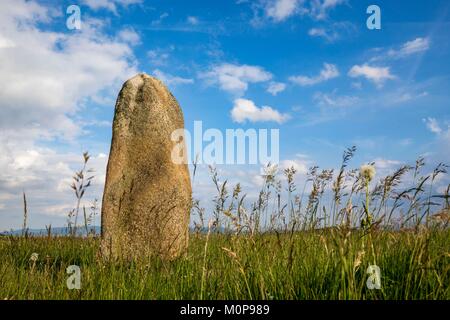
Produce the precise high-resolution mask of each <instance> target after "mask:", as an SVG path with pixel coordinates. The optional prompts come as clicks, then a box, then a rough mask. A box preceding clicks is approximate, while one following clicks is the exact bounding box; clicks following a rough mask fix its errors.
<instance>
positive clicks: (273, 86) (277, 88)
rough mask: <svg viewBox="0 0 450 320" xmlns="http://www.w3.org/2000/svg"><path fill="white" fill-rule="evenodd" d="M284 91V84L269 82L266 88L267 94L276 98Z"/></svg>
mask: <svg viewBox="0 0 450 320" xmlns="http://www.w3.org/2000/svg"><path fill="white" fill-rule="evenodd" d="M285 89H286V84H284V83H282V82H271V83H269V87H268V88H267V92H269V93H270V94H271V95H273V96H276V95H277V94H278V93H280V92H283V91H284V90H285Z"/></svg>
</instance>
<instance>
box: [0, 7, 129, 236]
mask: <svg viewBox="0 0 450 320" xmlns="http://www.w3.org/2000/svg"><path fill="white" fill-rule="evenodd" d="M55 17H58V16H57V15H56V16H55V11H54V9H53V7H52V6H48V7H47V6H44V5H42V4H38V3H37V2H33V1H23V0H2V1H0V30H1V38H2V39H11V41H13V42H14V45H12V44H11V43H9V45H8V48H2V49H0V61H1V63H0V171H1V172H2V174H1V175H0V193H1V194H6V195H11V197H12V199H11V201H9V202H4V201H3V204H4V205H5V208H4V209H2V210H1V211H0V228H3V226H7V227H10V226H12V225H15V226H18V225H20V221H18V220H20V212H21V210H22V208H21V203H20V194H21V192H22V190H26V191H27V194H28V195H29V204H30V209H31V210H32V212H33V214H32V215H31V219H32V221H34V222H35V223H38V222H40V226H43V222H44V220H43V219H44V218H42V214H44V213H45V210H46V208H47V207H48V206H57V205H62V204H69V205H70V204H71V201H72V200H73V198H72V194H71V190H70V188H69V187H68V186H67V184H65V182H64V181H66V180H67V179H70V177H71V176H72V173H73V169H77V168H78V167H79V165H80V164H81V159H80V158H81V156H80V155H79V154H78V153H81V152H80V150H79V149H78V148H77V147H78V146H79V145H78V143H77V140H76V138H77V137H78V136H79V135H80V134H83V133H84V132H85V131H84V126H87V125H88V123H94V122H98V123H99V121H98V120H97V119H90V120H87V119H85V117H84V115H85V114H86V112H81V111H86V110H85V109H84V108H86V106H88V105H90V102H91V101H94V100H102V98H105V99H106V98H107V97H109V96H114V99H115V97H116V94H117V92H118V90H119V89H120V86H121V85H122V83H123V82H124V81H125V80H126V79H127V78H128V77H131V76H132V75H134V74H135V73H137V70H136V67H135V66H136V64H137V63H136V60H135V57H134V55H133V52H132V49H131V47H130V44H129V42H125V41H123V39H121V38H120V36H119V35H116V36H111V35H109V34H106V33H104V32H103V24H104V22H102V21H99V20H92V19H88V18H85V19H84V20H83V28H82V29H81V30H78V31H76V32H71V31H68V30H62V31H61V32H59V31H49V30H48V27H47V25H46V23H49V22H52V21H53V19H54V18H55ZM54 139H58V140H59V141H63V142H65V141H66V142H67V141H68V140H70V141H69V142H70V143H69V144H67V147H68V148H71V147H74V148H75V149H76V151H75V152H71V151H68V153H61V152H57V151H56V150H54V149H52V148H51V147H45V148H44V147H42V146H41V145H42V141H43V140H46V141H45V142H46V145H47V146H48V145H51V142H52V141H53V140H54ZM80 149H81V148H80ZM95 161H96V160H94V158H93V159H92V162H93V166H94V167H97V165H95V164H94V162H95ZM102 161H103V162H102V164H101V165H100V164H99V165H98V167H97V168H98V177H100V176H101V175H102V172H104V165H105V164H106V162H105V161H106V159H103V160H102ZM102 168H103V169H102ZM102 170H103V171H102ZM64 179H66V180H64ZM101 179H102V178H100V180H101ZM101 185H102V183H101V181H98V184H97V187H96V188H97V189H95V188H94V189H93V190H96V191H98V193H97V196H101ZM17 199H18V200H19V201H17ZM16 217H18V218H16ZM16 222H19V224H17V223H16ZM48 222H51V220H50V221H47V220H45V222H44V223H48ZM63 223H64V219H62V220H60V221H59V222H58V224H60V225H62V224H63Z"/></svg>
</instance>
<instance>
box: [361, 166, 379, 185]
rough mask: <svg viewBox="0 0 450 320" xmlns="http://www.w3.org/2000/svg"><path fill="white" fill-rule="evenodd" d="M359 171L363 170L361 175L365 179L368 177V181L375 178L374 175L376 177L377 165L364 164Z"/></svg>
mask: <svg viewBox="0 0 450 320" xmlns="http://www.w3.org/2000/svg"><path fill="white" fill-rule="evenodd" d="M359 171H360V172H361V176H363V177H364V179H366V181H368V182H370V181H371V180H372V179H373V177H375V173H376V172H375V167H374V166H372V165H370V164H365V165H362V166H361V168H360V169H359Z"/></svg>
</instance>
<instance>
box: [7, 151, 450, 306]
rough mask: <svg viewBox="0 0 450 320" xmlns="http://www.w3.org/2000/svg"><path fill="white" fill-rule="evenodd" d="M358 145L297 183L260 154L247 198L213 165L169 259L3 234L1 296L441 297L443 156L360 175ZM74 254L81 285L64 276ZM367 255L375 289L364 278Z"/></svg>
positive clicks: (444, 275)
mask: <svg viewBox="0 0 450 320" xmlns="http://www.w3.org/2000/svg"><path fill="white" fill-rule="evenodd" d="M355 151H356V149H355V148H354V147H353V148H349V149H347V150H346V151H345V152H344V154H343V158H342V159H343V161H342V165H341V167H340V168H339V170H338V171H337V172H334V170H329V169H320V168H318V167H312V168H310V170H309V172H308V174H307V177H306V179H305V182H304V184H303V185H302V186H300V187H299V186H297V185H296V182H295V181H296V174H297V172H296V170H295V169H294V168H286V169H285V170H283V171H282V172H281V174H280V173H278V170H277V168H276V167H275V166H272V165H268V166H267V167H266V168H265V171H264V174H263V179H264V184H263V186H262V188H261V190H260V192H259V193H258V195H257V196H256V200H255V201H250V200H247V199H248V196H247V195H246V194H245V193H244V191H243V190H242V188H241V185H240V184H236V185H235V186H231V187H230V186H229V183H228V181H227V180H224V181H222V180H221V179H220V177H219V176H218V173H217V170H216V169H215V168H213V167H211V168H210V173H211V177H212V183H213V185H214V186H215V188H216V191H217V194H216V196H215V197H214V198H213V199H212V201H213V204H214V209H213V212H212V213H211V215H210V216H211V217H212V219H211V220H210V221H209V223H208V225H207V226H206V225H205V220H206V212H205V209H204V208H203V207H202V206H201V202H200V201H199V200H195V199H194V200H193V209H192V210H193V211H192V216H193V219H194V220H193V224H194V229H193V232H192V233H191V237H190V240H189V241H190V244H189V249H188V252H187V254H186V255H184V256H183V257H180V258H179V259H177V260H175V261H163V260H161V259H159V258H158V257H148V258H144V259H142V260H140V261H115V262H111V261H106V260H104V259H100V258H99V256H98V245H99V239H98V238H97V237H86V238H82V237H76V236H75V234H72V236H70V237H56V236H52V235H51V231H50V232H49V234H48V236H47V237H39V238H36V237H32V236H29V237H28V238H26V237H12V236H8V237H0V258H1V259H2V263H1V264H0V279H1V283H2V285H1V286H0V298H2V299H5V298H6V299H449V298H450V289H449V284H450V252H449V248H450V230H449V228H448V225H449V210H450V206H449V200H450V199H449V190H450V186H448V187H447V188H446V189H445V190H444V193H443V194H439V193H436V192H435V187H434V185H435V183H436V181H437V180H438V177H440V176H441V175H445V174H447V167H446V166H445V165H444V164H439V165H438V166H437V167H436V168H435V169H434V170H433V171H432V172H431V173H429V174H422V173H421V172H422V170H423V168H424V165H425V163H424V160H423V159H422V158H419V159H418V160H417V161H416V163H415V165H413V166H407V165H405V166H402V167H400V168H398V169H397V170H395V171H394V172H393V173H391V174H389V175H388V176H386V177H382V178H377V177H376V176H375V177H373V176H370V178H369V176H367V175H365V174H364V168H362V169H361V170H359V169H348V168H349V166H350V161H351V159H352V157H353V155H354V153H355ZM86 162H87V161H86ZM85 164H86V163H85ZM368 165H369V166H370V165H371V164H368ZM194 178H195V177H193V180H194ZM307 190H308V192H307ZM83 212H85V210H83ZM84 216H85V217H86V219H85V228H87V221H88V215H87V213H84ZM94 216H95V215H94ZM205 231H206V232H205ZM73 264H75V265H78V266H80V268H81V272H82V280H81V290H68V289H67V287H66V280H67V277H68V275H67V274H66V268H67V267H68V266H69V265H73ZM371 265H377V266H378V267H379V268H380V271H381V288H380V289H379V290H376V289H374V290H372V289H369V288H368V286H367V285H366V283H367V280H368V278H369V274H368V273H367V270H368V267H369V266H371Z"/></svg>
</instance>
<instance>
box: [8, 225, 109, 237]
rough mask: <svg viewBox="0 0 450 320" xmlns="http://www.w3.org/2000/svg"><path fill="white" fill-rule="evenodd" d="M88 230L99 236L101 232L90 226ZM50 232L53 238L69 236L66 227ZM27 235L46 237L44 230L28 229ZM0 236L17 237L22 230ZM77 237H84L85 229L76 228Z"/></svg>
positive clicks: (97, 227)
mask: <svg viewBox="0 0 450 320" xmlns="http://www.w3.org/2000/svg"><path fill="white" fill-rule="evenodd" d="M88 229H89V233H91V232H94V231H95V234H100V231H101V228H100V226H92V227H89V228H88ZM51 231H52V235H55V236H67V235H68V234H69V229H68V228H67V227H56V228H52V230H51ZM28 234H29V235H33V236H46V235H47V230H46V229H28ZM0 235H4V236H9V235H12V236H19V235H22V229H18V230H10V231H4V232H0ZM77 235H79V236H85V235H86V229H85V228H84V227H78V228H77Z"/></svg>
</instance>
